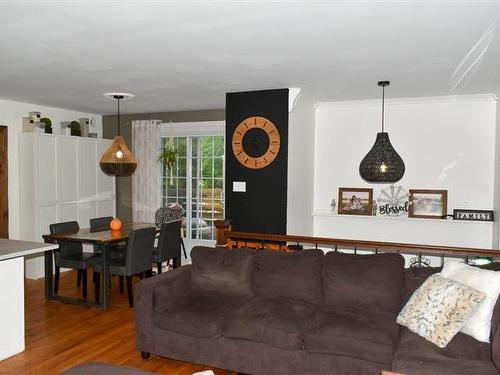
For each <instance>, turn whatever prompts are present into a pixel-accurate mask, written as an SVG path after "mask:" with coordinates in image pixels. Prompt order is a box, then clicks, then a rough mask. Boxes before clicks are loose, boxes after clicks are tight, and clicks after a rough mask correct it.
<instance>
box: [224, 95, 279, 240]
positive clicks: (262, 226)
mask: <svg viewBox="0 0 500 375" xmlns="http://www.w3.org/2000/svg"><path fill="white" fill-rule="evenodd" d="M251 116H262V117H265V118H267V119H269V120H271V121H272V122H273V123H274V125H276V127H277V128H278V130H279V133H280V141H281V145H280V150H279V153H278V156H277V157H276V159H275V160H274V161H273V162H272V163H271V164H270V165H268V166H266V167H264V168H262V169H249V168H246V167H244V166H243V165H242V164H240V162H239V161H238V160H237V159H236V158H235V156H234V154H233V150H232V144H231V141H232V137H233V132H234V129H235V128H236V127H237V126H238V124H239V123H240V122H241V121H243V120H245V119H246V118H248V117H251ZM225 155H226V187H225V198H226V202H225V203H226V214H225V217H226V219H229V220H231V224H232V229H233V230H238V231H245V232H260V233H273V234H286V216H287V168H288V165H287V161H288V89H279V90H263V91H249V92H237V93H228V94H226V153H225ZM233 181H244V182H246V192H233Z"/></svg>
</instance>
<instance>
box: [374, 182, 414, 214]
mask: <svg viewBox="0 0 500 375" xmlns="http://www.w3.org/2000/svg"><path fill="white" fill-rule="evenodd" d="M377 204H378V210H377V215H382V216H401V215H408V209H409V203H408V192H407V191H406V190H405V189H404V188H403V186H401V185H400V186H394V185H391V186H389V187H388V188H386V189H383V190H382V191H381V192H380V196H379V198H378V202H377Z"/></svg>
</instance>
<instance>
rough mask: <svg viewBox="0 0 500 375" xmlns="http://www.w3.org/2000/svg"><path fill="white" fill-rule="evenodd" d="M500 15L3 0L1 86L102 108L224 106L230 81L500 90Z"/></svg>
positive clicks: (340, 88) (5, 93) (234, 86)
mask: <svg viewBox="0 0 500 375" xmlns="http://www.w3.org/2000/svg"><path fill="white" fill-rule="evenodd" d="M499 16H500V1H489V2H486V1H481V0H471V1H430V0H427V1H426V0H420V1H402V0H400V1H373V0H372V1H330V2H328V1H321V2H319V1H307V0H303V1H284V0H283V1H272V2H269V1H268V2H265V1H253V2H251V1H245V2H244V1H234V0H233V1H196V2H195V1H183V2H168V1H163V2H162V1H134V2H132V1H124V0H122V1H97V0H87V1H55V0H52V1H48V0H44V1H21V0H17V1H7V0H4V1H3V2H1V3H0V97H3V98H9V99H14V100H20V101H26V102H31V103H37V104H44V105H52V106H58V107H65V108H71V109H76V110H82V111H90V112H95V113H103V114H104V113H113V112H114V111H115V104H113V103H111V102H110V101H108V100H106V99H104V98H102V97H101V96H100V93H102V92H109V91H126V92H132V93H134V94H136V95H137V98H136V99H135V100H133V101H130V102H126V103H124V105H123V110H124V112H129V113H131V112H155V111H174V110H191V109H209V108H223V107H224V103H225V93H226V92H234V91H244V90H255V89H266V88H281V87H300V88H302V92H303V93H305V94H307V95H309V96H311V97H313V98H315V99H317V100H320V101H328V100H351V99H369V98H378V97H379V96H380V89H379V88H378V87H377V84H376V83H377V81H379V80H382V79H387V80H391V82H392V84H391V86H390V88H389V89H388V90H387V96H388V97H413V96H434V95H448V94H450V90H451V88H452V86H454V85H455V84H457V82H458V85H457V87H456V89H455V90H453V91H452V93H453V94H474V93H500V40H499V38H498V35H495V34H496V33H497V32H498V30H497V28H496V24H495V23H496V21H497V19H498V18H499ZM464 58H465V60H464ZM457 68H458V69H457ZM455 70H456V73H455V74H454V75H453V73H454V71H455ZM457 80H458V81H457Z"/></svg>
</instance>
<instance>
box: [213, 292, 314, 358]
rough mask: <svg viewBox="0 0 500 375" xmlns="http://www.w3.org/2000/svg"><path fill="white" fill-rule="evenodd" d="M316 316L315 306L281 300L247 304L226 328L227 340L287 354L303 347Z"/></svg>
mask: <svg viewBox="0 0 500 375" xmlns="http://www.w3.org/2000/svg"><path fill="white" fill-rule="evenodd" d="M315 315H316V312H315V308H314V306H313V305H310V304H308V303H304V302H302V301H298V300H292V299H288V298H279V297H273V298H268V297H260V298H259V297H258V298H254V299H252V300H249V301H247V302H246V303H245V304H244V305H243V306H241V307H240V308H239V309H238V310H237V311H236V312H234V313H233V314H231V315H230V316H229V317H228V318H227V320H226V322H225V324H224V328H223V331H224V336H225V337H228V338H235V339H246V340H250V341H256V342H262V343H264V344H268V345H272V346H275V347H278V348H282V349H287V350H300V349H302V347H303V341H304V331H305V329H306V328H307V327H308V326H309V325H310V324H311V323H312V321H313V320H314V317H315Z"/></svg>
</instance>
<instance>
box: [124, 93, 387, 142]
mask: <svg viewBox="0 0 500 375" xmlns="http://www.w3.org/2000/svg"><path fill="white" fill-rule="evenodd" d="M384 106H385V85H384V86H382V133H383V132H384ZM118 112H120V111H118ZM119 118H120V117H118V119H119ZM118 123H120V120H118ZM118 129H119V128H118Z"/></svg>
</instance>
